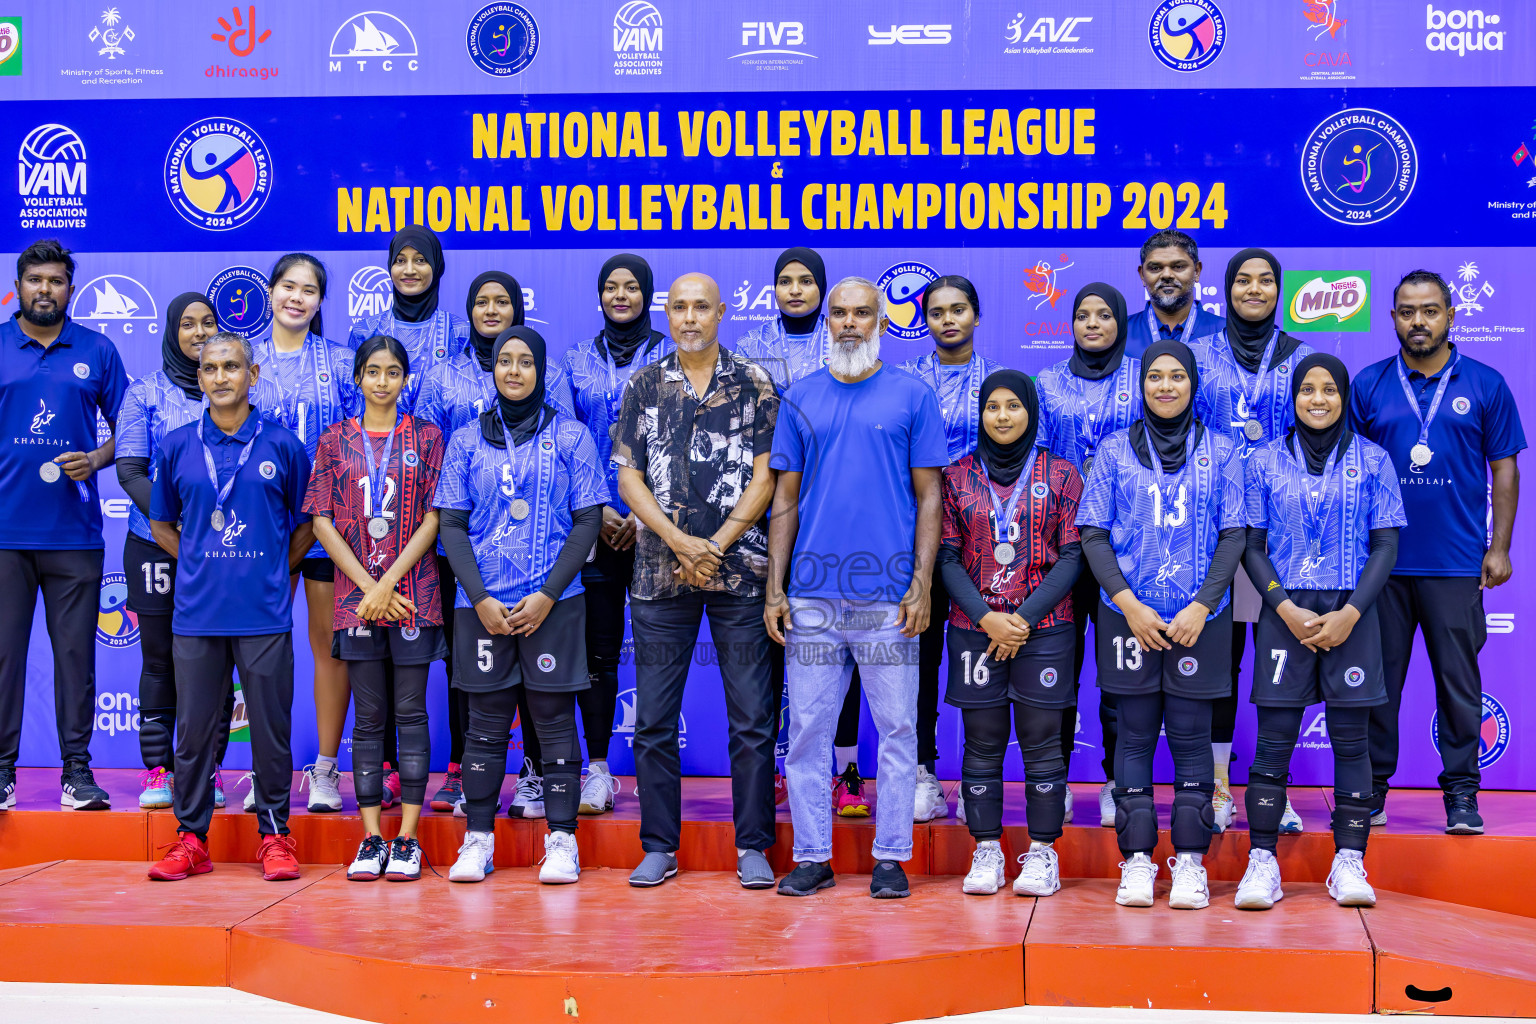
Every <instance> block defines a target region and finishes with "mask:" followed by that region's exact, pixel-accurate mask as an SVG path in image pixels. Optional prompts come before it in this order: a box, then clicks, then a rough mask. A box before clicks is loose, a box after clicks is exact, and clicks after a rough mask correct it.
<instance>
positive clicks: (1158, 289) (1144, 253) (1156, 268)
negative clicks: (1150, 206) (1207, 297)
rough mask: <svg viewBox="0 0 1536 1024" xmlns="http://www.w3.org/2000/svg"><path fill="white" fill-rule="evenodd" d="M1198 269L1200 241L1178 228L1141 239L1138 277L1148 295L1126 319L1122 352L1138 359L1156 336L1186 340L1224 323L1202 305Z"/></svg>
mask: <svg viewBox="0 0 1536 1024" xmlns="http://www.w3.org/2000/svg"><path fill="white" fill-rule="evenodd" d="M1200 269H1201V267H1200V246H1198V245H1196V244H1195V240H1194V239H1193V238H1191V237H1190V236H1189V235H1186V234H1185V233H1184V232H1182V231H1177V230H1174V229H1172V228H1170V229H1168V230H1166V231H1159V232H1158V233H1157V234H1155V235H1153V236H1152V237H1151V238H1148V239H1147V240H1146V241H1145V242H1143V243H1142V244H1141V255H1140V262H1139V263H1137V265H1136V276H1137V277H1140V278H1141V283H1142V285H1143V286H1144V287H1145V288H1146V289H1147V295H1148V296H1150V300H1149V301H1148V302H1147V305H1146V308H1144V309H1143V310H1142V311H1141V312H1140V313H1136V314H1133V315H1132V316H1131V318H1130V322H1129V323H1128V324H1126V330H1125V354H1126V355H1128V356H1132V357H1134V358H1136V359H1140V358H1141V354H1142V353H1143V352H1145V351H1146V350H1147V346H1148V345H1150V344H1152V343H1153V342H1154V341H1182V342H1184V343H1185V344H1186V345H1187V344H1189V343H1190V342H1192V341H1194V340H1195V339H1196V338H1203V337H1205V336H1206V335H1209V334H1215V333H1216V332H1217V331H1219V330H1221V329H1222V328H1223V327H1225V326H1226V325H1227V322H1226V321H1225V320H1223V319H1222V318H1221V317H1219V316H1217V315H1216V314H1215V313H1211V312H1208V311H1207V310H1204V309H1201V308H1200ZM1222 301H1223V302H1225V301H1227V300H1226V299H1223V300H1222Z"/></svg>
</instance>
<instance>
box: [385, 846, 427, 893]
mask: <svg viewBox="0 0 1536 1024" xmlns="http://www.w3.org/2000/svg"><path fill="white" fill-rule="evenodd" d="M384 877H385V878H388V879H389V880H390V881H391V882H414V881H416V880H417V879H418V878H420V877H421V844H420V843H418V842H417V841H416V840H414V839H409V838H407V837H405V836H396V837H395V838H394V841H392V842H391V843H390V844H389V867H387V868H385V869H384Z"/></svg>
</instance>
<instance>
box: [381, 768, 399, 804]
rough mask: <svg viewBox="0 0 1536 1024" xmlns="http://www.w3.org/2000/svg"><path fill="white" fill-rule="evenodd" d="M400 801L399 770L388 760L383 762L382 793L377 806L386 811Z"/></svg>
mask: <svg viewBox="0 0 1536 1024" xmlns="http://www.w3.org/2000/svg"><path fill="white" fill-rule="evenodd" d="M399 802H400V772H399V771H398V770H396V769H395V767H394V766H393V765H391V764H390V763H389V762H388V761H385V762H384V794H383V797H382V798H381V799H380V800H379V806H380V807H382V808H384V809H385V810H386V811H387V810H389V809H390V808H391V807H393V806H395V804H397V803H399Z"/></svg>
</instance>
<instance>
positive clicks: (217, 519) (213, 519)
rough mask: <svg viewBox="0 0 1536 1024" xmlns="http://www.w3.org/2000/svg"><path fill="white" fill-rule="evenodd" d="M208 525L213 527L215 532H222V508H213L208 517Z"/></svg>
mask: <svg viewBox="0 0 1536 1024" xmlns="http://www.w3.org/2000/svg"><path fill="white" fill-rule="evenodd" d="M208 525H209V526H211V527H213V529H214V532H215V533H223V532H224V510H223V509H221V508H216V509H214V510H213V515H211V516H209V517H208Z"/></svg>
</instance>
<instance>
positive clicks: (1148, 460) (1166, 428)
mask: <svg viewBox="0 0 1536 1024" xmlns="http://www.w3.org/2000/svg"><path fill="white" fill-rule="evenodd" d="M1158 356H1173V358H1175V359H1177V360H1178V361H1179V365H1180V366H1182V367H1184V372H1185V373H1187V374H1189V404H1188V405H1186V406H1185V407H1184V411H1183V412H1181V413H1179V414H1178V415H1177V416H1174V417H1171V418H1169V417H1163V416H1153V415H1152V410H1150V409H1148V408H1147V373H1148V372H1149V371H1151V369H1152V364H1153V363H1154V362H1156V361H1157V357H1158ZM1199 390H1200V371H1199V370H1198V369H1196V367H1195V354H1194V353H1193V352H1191V351H1190V350H1189V346H1188V345H1186V344H1184V343H1183V342H1182V341H1172V340H1170V341H1158V342H1154V343H1152V344H1151V345H1148V346H1147V351H1146V353H1145V354H1143V355H1142V357H1141V410H1142V411H1141V419H1139V420H1137V421H1136V422H1135V423H1132V424H1131V430H1130V435H1131V446H1132V447H1133V448H1135V449H1136V456H1137V458H1139V459H1141V464H1142V465H1143V466H1146V467H1147V468H1148V469H1151V468H1152V452H1151V448H1149V447H1148V444H1149V440H1150V444H1151V445H1152V447H1155V448H1156V449H1157V455H1158V458H1159V459H1160V460H1161V461H1162V464H1163V472H1164V473H1177V472H1178V471H1179V470H1181V469H1183V468H1184V455H1185V439H1186V438H1188V437H1189V432H1190V431H1191V430H1194V431H1195V444H1197V445H1198V444H1199V443H1200V433H1201V431H1202V430H1203V429H1204V428H1203V427H1201V426H1200V424H1199V422H1198V421H1196V419H1195V395H1196V393H1197V392H1198V391H1199Z"/></svg>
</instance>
